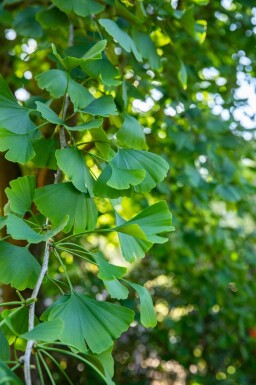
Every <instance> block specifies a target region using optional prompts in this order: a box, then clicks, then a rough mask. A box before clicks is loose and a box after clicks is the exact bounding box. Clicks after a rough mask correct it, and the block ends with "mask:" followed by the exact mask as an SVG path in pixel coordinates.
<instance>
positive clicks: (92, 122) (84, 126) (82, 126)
mask: <svg viewBox="0 0 256 385" xmlns="http://www.w3.org/2000/svg"><path fill="white" fill-rule="evenodd" d="M102 123H103V119H93V120H90V121H89V122H86V123H82V124H79V125H78V126H74V127H69V126H65V127H66V128H67V129H68V130H69V131H84V130H90V129H91V128H99V127H100V126H101V125H102Z"/></svg>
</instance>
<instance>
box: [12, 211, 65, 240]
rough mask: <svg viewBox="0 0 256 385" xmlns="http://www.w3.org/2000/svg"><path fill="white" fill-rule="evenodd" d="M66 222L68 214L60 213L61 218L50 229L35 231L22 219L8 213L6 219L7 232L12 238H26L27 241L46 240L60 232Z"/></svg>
mask: <svg viewBox="0 0 256 385" xmlns="http://www.w3.org/2000/svg"><path fill="white" fill-rule="evenodd" d="M67 223H68V216H67V215H66V216H64V215H62V218H61V220H60V221H59V222H58V223H56V226H55V227H54V228H53V229H51V230H44V231H42V230H41V231H42V232H41V233H37V232H36V231H35V230H33V229H32V228H31V227H30V226H29V225H28V224H27V223H26V222H25V221H24V220H23V219H21V218H18V217H16V216H15V215H13V214H9V215H8V217H7V219H6V226H7V232H8V234H10V235H11V236H12V238H13V239H17V240H22V239H24V240H26V241H28V242H29V243H40V242H46V241H47V240H49V239H50V238H52V237H54V236H55V235H56V234H58V233H60V232H61V231H62V230H63V229H64V228H65V226H66V225H67Z"/></svg>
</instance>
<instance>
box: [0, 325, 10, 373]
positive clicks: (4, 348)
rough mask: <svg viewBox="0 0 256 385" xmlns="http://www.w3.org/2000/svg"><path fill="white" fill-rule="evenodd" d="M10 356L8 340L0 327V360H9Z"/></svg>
mask: <svg viewBox="0 0 256 385" xmlns="http://www.w3.org/2000/svg"><path fill="white" fill-rule="evenodd" d="M10 357H11V355H10V348H9V344H8V341H7V339H6V337H5V335H4V333H3V331H2V329H1V328H0V360H3V361H10V359H11V358H10ZM0 370H1V369H0Z"/></svg>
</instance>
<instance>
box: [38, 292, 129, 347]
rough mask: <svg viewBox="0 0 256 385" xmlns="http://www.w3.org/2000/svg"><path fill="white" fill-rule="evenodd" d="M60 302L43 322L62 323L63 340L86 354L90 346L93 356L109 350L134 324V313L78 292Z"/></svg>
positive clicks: (51, 309) (45, 316)
mask: <svg viewBox="0 0 256 385" xmlns="http://www.w3.org/2000/svg"><path fill="white" fill-rule="evenodd" d="M61 302H62V303H61ZM61 302H60V301H59V302H58V303H56V304H53V305H52V306H51V308H50V309H49V310H48V311H46V313H45V314H43V316H42V319H45V318H46V319H48V320H53V319H61V320H63V322H64V331H63V333H62V335H61V337H60V340H61V341H62V342H63V343H65V344H68V345H71V346H73V347H75V348H76V349H78V350H79V351H80V352H83V353H86V352H87V351H88V350H87V346H88V348H89V349H90V350H91V351H92V352H94V353H101V352H103V351H105V350H107V349H108V348H109V347H110V346H112V344H113V341H114V339H116V338H118V337H119V336H120V335H121V334H122V333H123V332H124V331H126V330H127V329H128V327H129V325H130V323H131V322H132V321H133V316H134V313H133V311H132V310H130V309H127V308H125V307H123V306H117V305H114V304H112V303H107V302H99V301H95V300H93V299H91V298H89V297H87V296H85V295H82V294H78V293H75V292H72V294H71V295H68V296H65V297H62V300H61Z"/></svg>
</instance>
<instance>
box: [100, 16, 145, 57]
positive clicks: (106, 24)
mask: <svg viewBox="0 0 256 385" xmlns="http://www.w3.org/2000/svg"><path fill="white" fill-rule="evenodd" d="M99 23H100V24H101V25H102V27H103V28H105V30H106V31H107V33H108V34H109V35H111V36H112V37H113V38H114V39H115V40H116V41H117V42H118V43H119V44H120V46H121V47H122V48H123V49H124V50H125V51H126V52H132V53H133V54H134V56H135V58H136V59H137V61H138V62H141V61H142V57H141V54H140V53H139V51H138V50H137V48H136V45H135V44H134V41H133V40H132V38H131V37H130V36H129V35H128V33H126V32H125V31H124V30H122V29H121V28H119V26H118V25H117V24H116V23H115V22H114V21H113V20H110V19H100V20H99Z"/></svg>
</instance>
